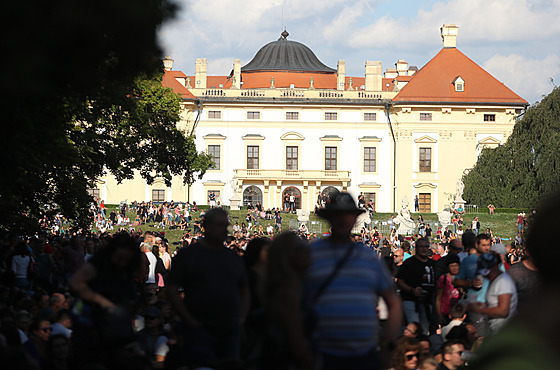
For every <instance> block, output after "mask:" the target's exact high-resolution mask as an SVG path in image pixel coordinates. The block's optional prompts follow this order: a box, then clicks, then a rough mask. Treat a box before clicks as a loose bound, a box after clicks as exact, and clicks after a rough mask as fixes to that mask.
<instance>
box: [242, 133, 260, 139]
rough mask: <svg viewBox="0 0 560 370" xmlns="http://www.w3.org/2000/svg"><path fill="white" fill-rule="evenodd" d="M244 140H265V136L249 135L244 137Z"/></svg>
mask: <svg viewBox="0 0 560 370" xmlns="http://www.w3.org/2000/svg"><path fill="white" fill-rule="evenodd" d="M243 140H264V136H262V135H259V134H247V135H245V136H243Z"/></svg>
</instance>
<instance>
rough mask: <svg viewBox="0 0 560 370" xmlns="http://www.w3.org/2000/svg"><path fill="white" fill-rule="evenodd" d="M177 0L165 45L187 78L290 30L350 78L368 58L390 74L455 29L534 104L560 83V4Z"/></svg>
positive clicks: (225, 70) (213, 71) (425, 54)
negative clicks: (202, 65) (204, 64)
mask: <svg viewBox="0 0 560 370" xmlns="http://www.w3.org/2000/svg"><path fill="white" fill-rule="evenodd" d="M175 1H176V2H177V3H178V5H179V6H180V10H179V12H178V13H177V15H176V17H175V19H173V20H171V21H168V22H167V23H165V24H164V25H163V26H162V27H161V29H160V30H159V38H160V42H161V45H162V46H163V49H164V54H165V55H169V56H171V57H172V58H173V59H174V65H173V69H174V70H181V71H183V72H185V73H186V74H189V75H192V74H194V66H195V59H196V58H207V60H208V74H209V75H228V74H229V73H230V71H231V69H232V67H233V60H234V59H241V65H242V66H243V65H245V64H246V63H248V62H249V61H250V60H251V59H252V58H253V56H254V55H255V54H256V53H257V51H258V50H259V49H260V48H261V47H262V46H264V45H265V44H267V43H269V42H271V41H275V40H277V39H278V38H279V37H280V33H281V32H282V30H283V28H284V27H285V28H286V29H287V31H288V32H289V33H290V36H289V37H288V39H289V40H293V41H298V42H301V43H303V44H305V45H307V46H308V47H310V48H311V50H313V52H314V53H315V55H317V57H318V58H319V60H321V61H322V62H323V63H324V64H326V65H327V66H329V67H331V68H336V65H337V62H338V60H344V61H345V62H346V75H347V76H358V77H360V76H364V74H365V69H364V65H365V61H367V60H377V61H381V62H382V65H383V71H385V70H386V69H387V68H394V67H395V63H396V62H397V60H399V59H404V60H406V61H407V62H408V63H409V65H415V66H417V67H418V68H421V67H422V66H424V65H425V64H426V63H427V62H428V61H429V60H430V59H431V58H432V57H434V56H435V55H436V54H437V52H438V51H439V50H440V49H441V48H442V45H443V44H442V40H441V36H440V27H441V26H442V25H443V24H444V23H451V24H456V25H457V26H459V35H458V37H457V48H458V49H459V50H461V51H462V52H463V53H464V54H466V55H467V56H468V57H469V58H471V59H472V60H473V61H475V62H476V63H478V64H479V65H480V66H482V67H483V68H484V69H486V70H487V71H488V72H489V73H491V74H492V75H493V76H494V77H496V78H497V79H498V80H500V81H501V82H503V83H504V84H505V85H506V86H508V87H509V88H510V89H512V90H513V91H514V92H516V93H517V94H518V95H520V96H521V97H522V98H524V99H525V100H527V101H528V102H529V103H530V104H533V103H535V102H538V101H540V100H541V99H542V98H543V96H545V95H547V94H548V93H550V92H551V90H552V89H553V87H554V86H555V85H557V84H560V42H559V40H560V21H558V20H559V19H560V0H449V1H436V0H422V1H420V0H400V1H394V0H393V1H390V0H175Z"/></svg>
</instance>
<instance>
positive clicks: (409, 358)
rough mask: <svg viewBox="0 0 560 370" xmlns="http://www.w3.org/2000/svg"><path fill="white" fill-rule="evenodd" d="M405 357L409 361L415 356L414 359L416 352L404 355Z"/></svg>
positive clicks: (416, 355)
mask: <svg viewBox="0 0 560 370" xmlns="http://www.w3.org/2000/svg"><path fill="white" fill-rule="evenodd" d="M405 357H406V360H407V361H410V360H412V359H413V358H415V357H416V359H418V353H413V354H412V355H406V356H405Z"/></svg>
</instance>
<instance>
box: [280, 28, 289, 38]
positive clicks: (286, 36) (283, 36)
mask: <svg viewBox="0 0 560 370" xmlns="http://www.w3.org/2000/svg"><path fill="white" fill-rule="evenodd" d="M281 35H282V38H284V40H286V39H287V38H288V36H290V34H289V33H288V31H286V29H284V31H282V33H281Z"/></svg>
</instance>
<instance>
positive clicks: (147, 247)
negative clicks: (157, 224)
mask: <svg viewBox="0 0 560 370" xmlns="http://www.w3.org/2000/svg"><path fill="white" fill-rule="evenodd" d="M152 248H153V244H152V243H150V242H144V243H142V244H140V250H141V251H142V252H143V253H145V254H146V257H148V261H149V262H150V266H149V267H148V280H146V282H145V283H146V284H155V283H156V263H157V259H156V256H154V254H153V253H152Z"/></svg>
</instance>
